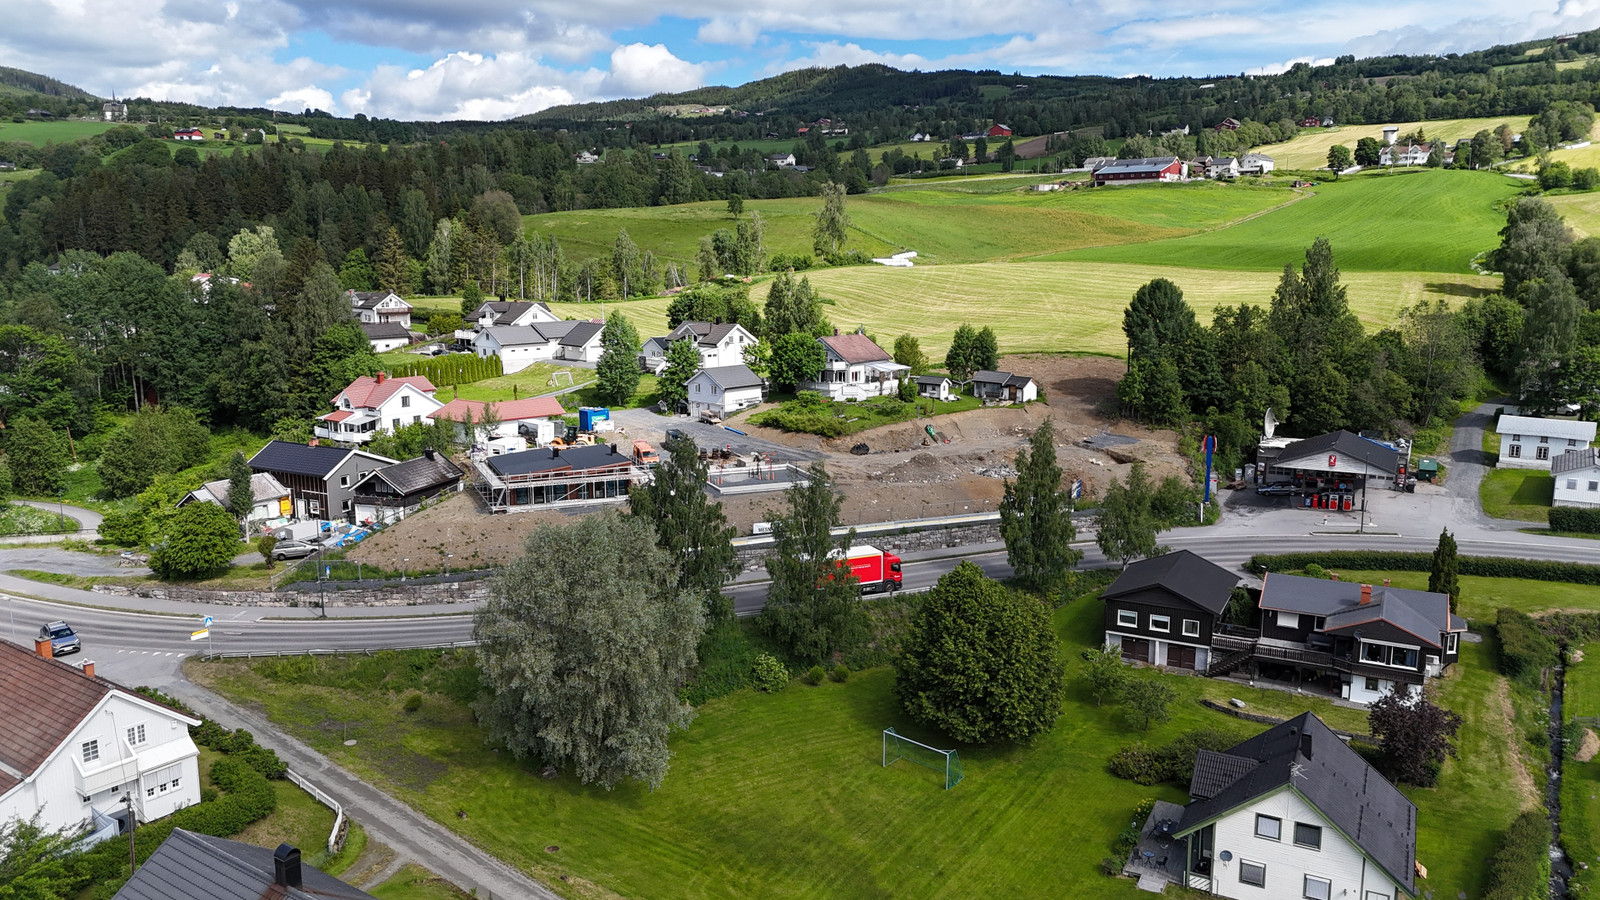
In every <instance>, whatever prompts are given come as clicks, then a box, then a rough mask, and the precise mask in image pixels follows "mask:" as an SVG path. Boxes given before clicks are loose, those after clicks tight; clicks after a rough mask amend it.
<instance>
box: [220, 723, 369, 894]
mask: <svg viewBox="0 0 1600 900" xmlns="http://www.w3.org/2000/svg"><path fill="white" fill-rule="evenodd" d="M221 756H222V754H220V753H218V752H217V751H215V750H212V749H210V748H209V747H201V748H200V778H201V781H202V783H203V784H206V785H208V786H209V785H210V784H211V764H212V763H214V762H216V761H217V760H218V759H220V758H221ZM272 789H273V791H274V792H275V793H276V794H277V795H278V808H277V809H275V810H273V812H272V813H270V814H269V815H268V816H267V817H266V818H264V819H259V820H257V821H255V822H252V823H251V824H250V825H249V827H247V828H245V830H244V831H241V832H239V833H238V834H236V835H233V836H232V840H235V841H239V842H240V843H244V844H253V845H255V846H257V847H269V848H272V849H277V846H278V845H279V844H282V843H287V844H290V845H292V846H294V847H298V848H299V850H300V854H301V860H302V861H304V862H305V864H306V865H309V866H316V867H317V868H318V869H321V870H322V871H324V872H327V873H328V874H330V875H338V874H340V873H341V872H343V871H345V870H346V869H347V868H349V867H350V864H351V863H353V862H355V861H356V857H357V856H359V855H360V853H361V850H362V849H363V848H364V847H365V846H366V837H365V834H364V833H363V832H362V831H361V828H360V826H358V825H354V824H352V825H351V827H350V831H349V833H348V836H347V837H346V840H345V846H344V847H343V848H342V849H341V850H340V851H339V852H338V853H336V854H330V853H329V852H328V833H329V832H330V831H332V830H333V810H331V809H329V808H328V807H326V806H323V805H322V804H321V803H318V802H317V801H316V800H314V799H312V797H311V795H310V794H308V793H306V792H305V791H303V790H301V789H300V787H299V786H298V785H296V784H295V783H294V782H292V781H289V780H287V779H279V780H275V781H273V782H272Z"/></svg>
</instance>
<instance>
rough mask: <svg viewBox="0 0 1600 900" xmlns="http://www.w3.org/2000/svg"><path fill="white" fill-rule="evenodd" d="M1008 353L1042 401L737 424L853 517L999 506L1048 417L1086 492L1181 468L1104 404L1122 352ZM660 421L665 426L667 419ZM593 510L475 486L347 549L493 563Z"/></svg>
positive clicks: (738, 516)
mask: <svg viewBox="0 0 1600 900" xmlns="http://www.w3.org/2000/svg"><path fill="white" fill-rule="evenodd" d="M1004 364H1005V366H1006V367H1007V369H1008V370H1009V371H1013V372H1018V373H1021V374H1024V375H1031V376H1032V377H1033V378H1034V379H1036V380H1037V381H1038V382H1039V385H1040V387H1041V388H1042V390H1043V394H1044V396H1045V398H1046V401H1047V402H1046V403H1042V404H1033V405H1030V406H1027V407H1024V408H1021V409H1015V408H992V409H978V410H972V411H969V412H964V413H956V414H954V415H947V416H935V417H933V418H931V419H919V420H915V421H912V422H906V423H902V424H899V425H888V426H884V427H882V428H875V429H872V430H870V431H864V432H861V433H858V434H853V435H849V436H848V437H843V438H838V439H836V440H826V439H822V438H818V437H816V436H814V435H806V434H786V433H784V432H781V431H778V430H776V429H771V428H760V427H755V426H748V425H740V424H737V421H736V422H735V423H734V424H735V425H736V427H738V428H740V429H741V430H744V431H748V432H749V433H750V437H752V438H755V439H757V440H759V441H763V442H767V443H770V444H773V445H777V446H779V447H788V448H793V449H795V450H801V451H813V452H820V453H822V454H823V455H824V457H825V460H826V463H827V466H828V471H829V473H830V474H831V475H832V476H833V477H834V479H835V481H836V482H837V483H838V486H839V489H840V490H841V491H842V492H843V494H844V498H843V514H842V517H843V519H844V522H845V523H846V524H851V525H858V524H863V523H869V522H882V521H890V520H896V519H912V518H920V517H924V516H937V515H952V514H958V513H961V512H966V511H982V510H986V509H989V510H992V509H994V508H996V504H997V503H999V501H1000V497H1001V495H1002V492H1003V485H1004V479H1005V478H1007V477H1010V476H1014V475H1015V474H1016V473H1015V470H1014V469H1013V468H1012V463H1013V461H1014V459H1015V457H1016V452H1017V449H1018V448H1019V447H1022V446H1023V445H1024V444H1026V443H1027V440H1028V435H1029V434H1031V433H1032V432H1033V430H1034V429H1035V428H1037V427H1038V426H1039V424H1040V423H1041V422H1043V421H1044V420H1045V419H1046V418H1048V419H1050V420H1051V421H1052V422H1053V423H1054V425H1055V432H1056V455H1057V459H1058V460H1059V462H1060V465H1061V469H1062V471H1063V472H1064V473H1065V475H1066V480H1067V482H1068V483H1071V481H1072V480H1073V479H1075V478H1082V479H1083V483H1084V490H1085V493H1086V494H1087V495H1088V496H1090V497H1095V496H1102V495H1103V494H1104V493H1105V490H1106V486H1107V485H1108V484H1110V482H1111V479H1113V478H1123V477H1125V476H1126V474H1127V471H1128V469H1129V467H1130V465H1131V464H1132V463H1133V461H1134V460H1142V461H1144V463H1145V465H1146V466H1147V468H1148V469H1149V472H1150V475H1151V477H1152V478H1154V479H1156V480H1160V479H1161V478H1164V477H1166V476H1167V475H1170V474H1182V473H1183V472H1185V471H1186V463H1185V461H1184V459H1183V458H1182V457H1181V456H1180V455H1179V454H1178V451H1177V435H1176V434H1175V433H1174V432H1171V431H1152V430H1149V429H1146V428H1143V427H1141V426H1139V425H1136V424H1133V423H1129V422H1111V421H1109V420H1108V419H1106V417H1105V416H1104V415H1103V414H1102V413H1101V411H1100V410H1102V409H1104V408H1106V407H1107V406H1109V405H1110V401H1111V399H1112V397H1113V396H1114V393H1115V390H1116V383H1117V379H1119V378H1121V377H1122V373H1123V369H1124V364H1123V362H1122V361H1121V360H1118V359H1109V358H1106V357H1055V356H1013V357H1007V358H1006V359H1005V361H1004ZM738 418H739V419H742V418H744V417H743V416H741V417H738ZM662 422H663V427H666V426H667V425H670V424H671V421H670V420H662ZM929 424H931V425H933V427H934V430H935V431H937V432H938V433H940V434H941V435H942V436H944V437H946V438H948V442H939V443H935V442H933V441H932V440H930V439H929V438H928V436H927V434H926V433H925V432H924V431H923V426H925V425H929ZM635 430H637V429H635ZM634 436H642V435H634ZM1086 441H1090V442H1092V443H1086ZM859 443H865V444H867V446H868V447H869V448H870V452H869V453H868V454H867V455H865V456H855V455H852V454H851V453H850V448H851V447H852V446H854V445H856V444H859ZM782 505H783V495H782V494H781V493H776V492H775V493H769V494H758V495H753V496H751V495H745V496H734V497H729V498H727V499H726V500H725V501H724V502H723V508H724V509H725V510H726V512H727V515H728V520H729V521H730V522H732V523H733V524H735V525H737V526H738V528H739V532H740V533H741V534H747V533H749V530H750V526H751V524H752V523H754V522H759V521H765V520H767V519H770V518H771V516H772V514H773V512H775V511H776V510H777V509H779V508H781V507H782ZM590 511H592V509H590V508H586V509H578V510H571V511H566V512H561V511H541V512H530V513H515V514H509V515H499V516H490V515H487V514H485V513H484V512H483V511H482V506H481V504H480V503H479V502H478V500H477V498H476V496H475V495H473V494H472V493H471V492H470V490H469V491H468V492H465V493H464V494H463V495H461V496H459V497H456V498H454V499H452V500H450V501H448V502H446V503H442V504H440V505H439V506H436V507H433V508H431V509H428V510H424V511H423V512H421V513H419V514H417V515H414V516H412V517H410V518H408V519H406V520H405V521H404V522H401V523H400V524H398V525H395V526H393V527H391V528H389V529H387V530H386V531H384V532H383V533H381V534H378V535H375V536H373V537H372V538H369V539H368V540H366V541H364V542H362V543H361V544H360V545H359V546H358V547H357V548H356V549H355V550H353V551H351V552H350V554H349V557H350V558H351V559H352V560H360V561H362V562H367V563H377V564H382V565H386V566H388V567H391V568H398V567H400V566H401V565H402V561H403V560H409V562H404V563H403V564H404V565H406V566H409V567H410V568H412V569H413V570H418V569H423V568H427V569H436V568H439V565H440V561H441V560H442V559H444V558H445V557H444V554H447V553H448V554H453V556H452V557H450V558H449V564H450V567H451V568H470V567H477V566H482V565H492V564H496V563H499V562H502V561H504V560H507V559H509V558H511V557H513V556H515V555H516V554H517V553H519V552H520V551H521V549H522V543H523V541H524V540H525V538H526V536H527V534H528V532H529V531H530V530H531V529H532V528H533V527H534V525H535V524H536V523H539V522H564V521H570V520H571V518H572V517H573V516H577V515H584V514H586V513H588V512H590ZM419 560H421V561H422V563H420V564H419Z"/></svg>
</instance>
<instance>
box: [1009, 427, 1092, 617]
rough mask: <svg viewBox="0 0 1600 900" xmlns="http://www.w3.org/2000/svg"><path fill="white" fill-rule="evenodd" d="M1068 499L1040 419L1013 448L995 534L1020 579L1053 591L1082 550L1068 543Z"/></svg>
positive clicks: (1049, 430) (1051, 439) (1051, 436)
mask: <svg viewBox="0 0 1600 900" xmlns="http://www.w3.org/2000/svg"><path fill="white" fill-rule="evenodd" d="M1074 534H1075V532H1074V530H1073V527H1072V499H1071V498H1070V497H1068V496H1067V492H1066V491H1065V490H1064V489H1063V488H1062V487H1061V467H1060V466H1059V465H1057V464H1056V445H1055V427H1054V426H1053V425H1052V424H1051V423H1050V420H1049V419H1046V420H1045V421H1044V422H1043V423H1042V424H1041V425H1040V426H1039V427H1038V428H1036V429H1034V432H1033V434H1032V435H1031V436H1030V437H1029V438H1028V446H1026V447H1024V448H1022V449H1020V450H1018V451H1017V477H1016V480H1015V481H1013V480H1011V479H1006V483H1005V496H1003V497H1002V498H1001V500H1000V536H1001V537H1002V538H1003V539H1004V540H1005V542H1006V559H1007V560H1008V561H1009V562H1010V563H1011V568H1012V570H1013V571H1015V572H1016V575H1017V579H1018V580H1019V581H1021V582H1022V583H1023V584H1026V585H1029V586H1031V587H1034V588H1036V589H1038V590H1041V591H1045V592H1047V593H1052V594H1055V593H1059V592H1060V591H1061V590H1062V589H1063V588H1064V587H1065V585H1066V583H1067V581H1068V580H1069V579H1070V578H1071V575H1072V570H1073V568H1074V567H1075V566H1076V565H1077V564H1078V560H1080V559H1082V558H1083V552H1082V551H1080V550H1076V549H1074V548H1073V546H1072V538H1073V536H1074Z"/></svg>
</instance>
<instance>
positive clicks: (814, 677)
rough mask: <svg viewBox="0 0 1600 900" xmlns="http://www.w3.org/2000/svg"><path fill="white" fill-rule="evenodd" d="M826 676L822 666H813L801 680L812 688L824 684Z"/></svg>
mask: <svg viewBox="0 0 1600 900" xmlns="http://www.w3.org/2000/svg"><path fill="white" fill-rule="evenodd" d="M826 674H827V673H826V672H825V671H824V670H823V668H822V667H821V666H812V667H811V668H809V669H807V670H806V671H805V674H804V675H801V676H800V680H801V681H804V682H805V683H806V684H809V685H811V686H812V687H816V686H817V685H819V684H821V683H822V679H823V676H824V675H826Z"/></svg>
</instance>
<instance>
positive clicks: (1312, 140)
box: [1256, 116, 1529, 169]
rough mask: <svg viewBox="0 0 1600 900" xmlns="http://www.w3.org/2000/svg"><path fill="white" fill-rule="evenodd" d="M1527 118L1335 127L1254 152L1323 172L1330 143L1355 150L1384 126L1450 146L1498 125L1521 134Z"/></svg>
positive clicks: (1379, 133) (1281, 163)
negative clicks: (1357, 143) (1395, 126)
mask: <svg viewBox="0 0 1600 900" xmlns="http://www.w3.org/2000/svg"><path fill="white" fill-rule="evenodd" d="M1528 118H1529V117H1528V116H1504V117H1501V118H1497V119H1436V120H1433V121H1431V122H1389V123H1380V124H1377V125H1341V126H1339V127H1337V128H1318V129H1315V130H1312V131H1309V132H1306V133H1302V134H1299V135H1297V136H1295V137H1294V138H1292V139H1290V140H1288V141H1285V142H1283V143H1281V144H1268V145H1267V146H1265V147H1257V148H1256V152H1257V153H1265V154H1266V155H1268V156H1270V157H1272V159H1273V161H1274V162H1276V163H1277V165H1278V168H1280V169H1326V168H1327V167H1328V148H1329V147H1332V146H1333V145H1334V144H1344V145H1345V146H1347V147H1350V148H1351V149H1355V146H1356V141H1358V140H1360V139H1362V138H1364V137H1372V138H1377V139H1379V140H1382V139H1383V128H1384V125H1385V124H1390V125H1397V126H1399V128H1400V133H1401V134H1409V133H1411V132H1413V131H1416V130H1417V129H1418V128H1421V129H1422V130H1423V133H1424V134H1426V135H1427V137H1428V139H1429V140H1436V139H1439V138H1443V139H1444V140H1447V141H1450V142H1451V143H1454V142H1455V141H1456V140H1458V139H1459V138H1469V137H1472V136H1473V135H1475V134H1477V133H1478V132H1480V131H1489V132H1493V131H1494V130H1495V128H1497V127H1499V126H1500V125H1501V124H1506V125H1510V126H1511V130H1512V131H1517V132H1520V131H1523V130H1524V129H1526V128H1527V127H1528Z"/></svg>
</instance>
